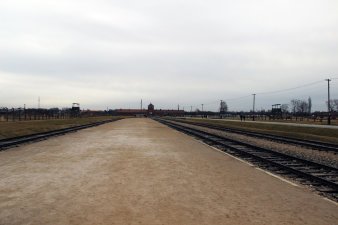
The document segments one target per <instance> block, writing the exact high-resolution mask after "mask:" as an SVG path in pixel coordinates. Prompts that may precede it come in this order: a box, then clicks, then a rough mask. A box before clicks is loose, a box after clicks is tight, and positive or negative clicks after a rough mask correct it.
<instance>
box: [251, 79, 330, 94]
mask: <svg viewBox="0 0 338 225" xmlns="http://www.w3.org/2000/svg"><path fill="white" fill-rule="evenodd" d="M323 81H324V80H320V81H316V82H312V83H308V84H304V85H300V86H297V87H293V88H287V89H281V90H277V91H270V92H259V93H257V94H258V95H269V94H276V93H281V92H286V91H292V90H296V89H300V88H304V87H309V86H313V85H315V84H319V83H322V82H323Z"/></svg>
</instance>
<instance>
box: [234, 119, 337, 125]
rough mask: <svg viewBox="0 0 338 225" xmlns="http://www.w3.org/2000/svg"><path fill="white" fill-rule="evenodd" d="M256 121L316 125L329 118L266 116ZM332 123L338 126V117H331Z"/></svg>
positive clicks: (325, 122) (324, 122) (323, 122)
mask: <svg viewBox="0 0 338 225" xmlns="http://www.w3.org/2000/svg"><path fill="white" fill-rule="evenodd" d="M230 120H240V118H239V117H230ZM246 120H249V121H251V120H252V118H249V117H247V118H246ZM256 121H259V122H280V123H300V124H314V125H327V119H323V120H319V119H316V120H315V121H314V120H313V119H308V118H304V119H303V118H298V119H297V120H296V119H295V118H293V119H288V120H282V119H271V120H269V119H266V120H265V119H264V118H256ZM331 125H335V126H338V119H331Z"/></svg>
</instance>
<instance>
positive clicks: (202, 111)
mask: <svg viewBox="0 0 338 225" xmlns="http://www.w3.org/2000/svg"><path fill="white" fill-rule="evenodd" d="M203 105H204V104H202V112H203Z"/></svg>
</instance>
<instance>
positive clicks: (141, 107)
mask: <svg viewBox="0 0 338 225" xmlns="http://www.w3.org/2000/svg"><path fill="white" fill-rule="evenodd" d="M141 110H142V99H141Z"/></svg>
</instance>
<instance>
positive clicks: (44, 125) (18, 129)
mask: <svg viewBox="0 0 338 225" xmlns="http://www.w3.org/2000/svg"><path fill="white" fill-rule="evenodd" d="M117 118H123V117H121V116H120V117H119V116H100V117H86V118H73V119H57V120H31V121H16V122H1V123H0V139H4V138H11V137H16V136H22V135H28V134H34V133H40V132H46V131H51V130H58V129H62V128H68V127H74V126H79V125H84V124H89V123H95V122H100V121H104V120H110V119H117Z"/></svg>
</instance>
